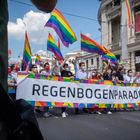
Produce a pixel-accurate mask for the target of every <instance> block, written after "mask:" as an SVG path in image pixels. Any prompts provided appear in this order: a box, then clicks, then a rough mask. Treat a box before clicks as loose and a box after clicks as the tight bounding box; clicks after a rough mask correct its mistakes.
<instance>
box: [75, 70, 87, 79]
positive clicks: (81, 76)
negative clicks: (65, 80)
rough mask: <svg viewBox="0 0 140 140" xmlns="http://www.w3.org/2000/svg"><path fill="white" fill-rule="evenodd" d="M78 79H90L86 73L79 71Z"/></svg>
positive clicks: (77, 73)
mask: <svg viewBox="0 0 140 140" xmlns="http://www.w3.org/2000/svg"><path fill="white" fill-rule="evenodd" d="M76 78H78V79H87V78H88V73H87V72H86V71H82V70H78V71H77V72H76Z"/></svg>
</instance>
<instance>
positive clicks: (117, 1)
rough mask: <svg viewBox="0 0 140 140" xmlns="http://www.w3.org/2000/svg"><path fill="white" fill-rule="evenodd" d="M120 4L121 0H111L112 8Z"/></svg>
mask: <svg viewBox="0 0 140 140" xmlns="http://www.w3.org/2000/svg"><path fill="white" fill-rule="evenodd" d="M120 2H121V0H113V5H114V6H119V5H120Z"/></svg>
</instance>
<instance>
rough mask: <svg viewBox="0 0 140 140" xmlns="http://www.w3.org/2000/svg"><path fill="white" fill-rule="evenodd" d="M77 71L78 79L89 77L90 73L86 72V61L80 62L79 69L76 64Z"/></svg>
mask: <svg viewBox="0 0 140 140" xmlns="http://www.w3.org/2000/svg"><path fill="white" fill-rule="evenodd" d="M75 73H76V78H78V79H87V78H88V73H87V72H86V67H85V63H84V62H80V63H79V70H78V69H77V66H76V64H75Z"/></svg>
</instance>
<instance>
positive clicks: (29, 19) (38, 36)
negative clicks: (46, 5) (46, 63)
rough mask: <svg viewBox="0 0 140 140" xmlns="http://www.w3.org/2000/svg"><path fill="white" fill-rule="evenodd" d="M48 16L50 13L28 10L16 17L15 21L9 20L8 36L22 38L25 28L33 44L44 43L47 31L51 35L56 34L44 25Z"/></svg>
mask: <svg viewBox="0 0 140 140" xmlns="http://www.w3.org/2000/svg"><path fill="white" fill-rule="evenodd" d="M49 18H50V14H45V13H40V12H34V11H29V12H27V13H26V14H25V15H24V16H23V18H17V20H16V22H11V21H9V23H8V35H9V38H11V39H16V40H24V33H25V30H27V32H28V37H29V41H30V42H32V43H34V44H44V43H46V42H47V36H48V32H51V33H52V35H53V36H56V33H55V32H54V31H53V29H51V28H46V27H44V25H45V23H46V22H47V21H48V19H49ZM25 25H26V27H25Z"/></svg>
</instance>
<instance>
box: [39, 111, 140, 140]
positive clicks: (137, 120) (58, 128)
mask: <svg viewBox="0 0 140 140" xmlns="http://www.w3.org/2000/svg"><path fill="white" fill-rule="evenodd" d="M38 122H39V125H40V129H41V131H42V134H43V136H44V139H45V140H104V139H106V140H139V139H140V112H139V111H133V112H116V113H113V114H112V115H107V114H101V115H98V114H80V115H75V114H71V115H69V116H68V117H67V118H62V117H60V116H59V117H58V118H57V117H50V118H42V117H39V118H38Z"/></svg>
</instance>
